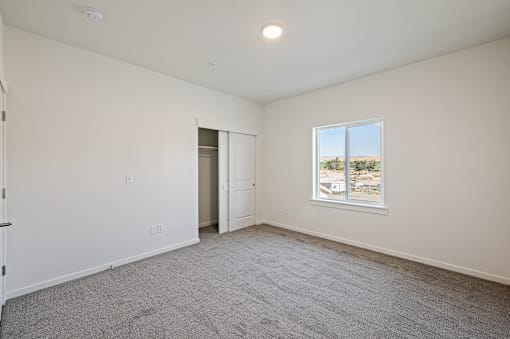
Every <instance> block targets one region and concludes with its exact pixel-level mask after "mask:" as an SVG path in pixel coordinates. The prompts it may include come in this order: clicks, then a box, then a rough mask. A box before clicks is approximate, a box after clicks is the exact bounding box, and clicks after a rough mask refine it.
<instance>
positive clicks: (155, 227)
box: [149, 225, 158, 234]
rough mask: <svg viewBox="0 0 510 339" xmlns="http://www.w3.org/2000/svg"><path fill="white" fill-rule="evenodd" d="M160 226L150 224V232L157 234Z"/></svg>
mask: <svg viewBox="0 0 510 339" xmlns="http://www.w3.org/2000/svg"><path fill="white" fill-rule="evenodd" d="M157 230H158V228H157V226H156V225H152V226H149V232H150V234H156V232H157Z"/></svg>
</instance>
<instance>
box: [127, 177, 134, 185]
mask: <svg viewBox="0 0 510 339" xmlns="http://www.w3.org/2000/svg"><path fill="white" fill-rule="evenodd" d="M134 182H135V176H134V175H131V174H126V184H128V185H129V184H132V183H134Z"/></svg>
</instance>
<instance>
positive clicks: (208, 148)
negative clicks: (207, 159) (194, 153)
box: [198, 146, 218, 151]
mask: <svg viewBox="0 0 510 339" xmlns="http://www.w3.org/2000/svg"><path fill="white" fill-rule="evenodd" d="M198 149H203V150H210V151H217V150H218V147H214V146H198Z"/></svg>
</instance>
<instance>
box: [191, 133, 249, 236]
mask: <svg viewBox="0 0 510 339" xmlns="http://www.w3.org/2000/svg"><path fill="white" fill-rule="evenodd" d="M255 144H256V136H255V135H251V134H244V133H236V132H230V131H222V130H216V129H212V128H202V127H198V152H197V153H198V154H197V155H198V173H197V174H198V178H197V183H198V185H197V188H198V192H197V193H198V199H197V200H198V206H197V212H198V213H197V214H198V223H197V224H198V228H199V229H202V230H201V231H203V232H207V233H211V232H214V233H220V234H221V233H224V232H229V231H235V230H238V229H241V228H244V227H247V226H251V225H254V224H255V211H256V209H255V200H256V199H255V197H256V183H255V178H256V173H255V172H256V170H255V168H256V165H255V148H256V146H255Z"/></svg>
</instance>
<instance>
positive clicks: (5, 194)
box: [2, 188, 7, 199]
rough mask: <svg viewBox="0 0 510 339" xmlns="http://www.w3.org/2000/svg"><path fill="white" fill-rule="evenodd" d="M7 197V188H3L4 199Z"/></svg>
mask: <svg viewBox="0 0 510 339" xmlns="http://www.w3.org/2000/svg"><path fill="white" fill-rule="evenodd" d="M6 196H7V193H6V192H5V188H2V199H5V198H6Z"/></svg>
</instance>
